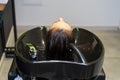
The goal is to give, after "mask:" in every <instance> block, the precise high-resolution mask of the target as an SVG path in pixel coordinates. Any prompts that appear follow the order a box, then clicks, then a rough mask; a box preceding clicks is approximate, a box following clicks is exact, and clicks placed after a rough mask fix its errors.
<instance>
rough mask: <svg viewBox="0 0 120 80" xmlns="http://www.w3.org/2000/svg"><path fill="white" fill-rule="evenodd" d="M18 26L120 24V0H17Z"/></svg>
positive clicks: (108, 25)
mask: <svg viewBox="0 0 120 80" xmlns="http://www.w3.org/2000/svg"><path fill="white" fill-rule="evenodd" d="M15 7H16V18H17V19H16V20H17V25H51V23H53V22H54V21H56V20H57V19H58V18H59V17H63V18H64V19H65V20H66V21H67V22H69V23H70V24H71V25H75V26H107V27H110V26H119V24H120V0H15Z"/></svg>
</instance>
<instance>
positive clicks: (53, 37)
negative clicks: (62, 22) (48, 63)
mask: <svg viewBox="0 0 120 80" xmlns="http://www.w3.org/2000/svg"><path fill="white" fill-rule="evenodd" d="M73 42H74V38H73V35H72V32H69V31H65V30H63V29H57V30H54V29H53V30H52V29H51V30H49V31H48V34H47V38H46V57H47V59H52V60H54V59H57V60H69V59H71V57H72V55H71V54H70V53H69V43H73Z"/></svg>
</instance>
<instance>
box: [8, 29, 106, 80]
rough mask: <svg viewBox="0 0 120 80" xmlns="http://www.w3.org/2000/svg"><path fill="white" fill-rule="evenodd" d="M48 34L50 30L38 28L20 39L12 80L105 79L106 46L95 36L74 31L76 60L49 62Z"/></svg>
mask: <svg viewBox="0 0 120 80" xmlns="http://www.w3.org/2000/svg"><path fill="white" fill-rule="evenodd" d="M46 34H47V29H46V27H37V28H34V29H31V30H29V31H27V32H25V33H24V34H22V35H21V36H20V37H19V39H18V40H17V42H16V46H15V47H16V50H15V58H14V59H13V63H12V65H11V67H10V70H9V72H8V80H15V78H17V76H18V75H19V77H20V78H22V79H23V80H105V73H104V70H103V68H102V65H103V61H104V47H103V44H102V42H101V41H100V39H99V38H98V37H97V36H96V35H95V34H93V33H91V32H90V31H88V30H85V29H82V28H73V35H74V38H75V42H74V44H72V43H71V44H70V48H71V50H73V54H74V55H75V60H74V61H65V60H47V59H46V57H45V44H46V43H45V39H46ZM31 46H32V51H33V52H31V51H30V48H31Z"/></svg>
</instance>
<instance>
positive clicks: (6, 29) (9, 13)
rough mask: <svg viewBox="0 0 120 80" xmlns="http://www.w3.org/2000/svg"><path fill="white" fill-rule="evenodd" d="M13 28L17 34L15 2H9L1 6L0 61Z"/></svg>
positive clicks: (9, 0) (12, 0)
mask: <svg viewBox="0 0 120 80" xmlns="http://www.w3.org/2000/svg"><path fill="white" fill-rule="evenodd" d="M12 26H13V27H14V32H16V24H15V13H14V0H8V2H7V4H0V59H1V56H2V54H3V50H4V48H5V46H6V43H7V40H8V37H9V33H10V31H11V28H12ZM14 35H16V34H14ZM15 39H16V37H15Z"/></svg>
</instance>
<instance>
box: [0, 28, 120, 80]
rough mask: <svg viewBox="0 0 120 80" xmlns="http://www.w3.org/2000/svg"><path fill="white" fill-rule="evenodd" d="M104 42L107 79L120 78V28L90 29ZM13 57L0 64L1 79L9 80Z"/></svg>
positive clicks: (115, 79) (104, 66)
mask: <svg viewBox="0 0 120 80" xmlns="http://www.w3.org/2000/svg"><path fill="white" fill-rule="evenodd" d="M90 31H92V32H93V33H95V34H96V35H97V36H98V37H99V38H100V39H101V41H102V42H103V44H104V47H105V60H104V65H103V68H104V70H105V73H106V80H120V43H119V42H120V30H90ZM11 62H12V59H9V58H4V59H3V62H2V65H1V66H0V80H7V74H8V70H9V68H10V65H11Z"/></svg>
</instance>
